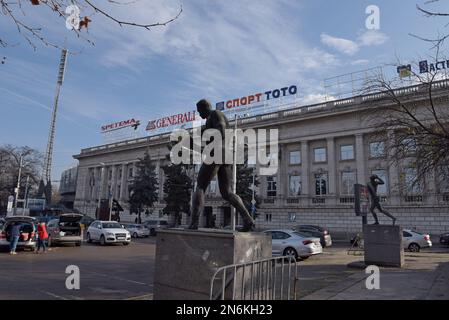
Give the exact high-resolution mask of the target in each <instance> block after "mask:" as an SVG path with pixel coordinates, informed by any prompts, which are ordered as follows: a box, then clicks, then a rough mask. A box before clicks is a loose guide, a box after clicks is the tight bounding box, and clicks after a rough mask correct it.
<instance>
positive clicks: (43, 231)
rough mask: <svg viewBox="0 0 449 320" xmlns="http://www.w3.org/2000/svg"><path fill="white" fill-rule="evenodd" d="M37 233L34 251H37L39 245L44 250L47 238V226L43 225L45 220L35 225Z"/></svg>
mask: <svg viewBox="0 0 449 320" xmlns="http://www.w3.org/2000/svg"><path fill="white" fill-rule="evenodd" d="M37 234H38V239H37V249H36V253H39V250H40V248H41V247H42V250H43V252H45V250H46V245H45V241H47V239H48V232H47V227H46V226H45V222H41V223H40V224H39V225H38V226H37Z"/></svg>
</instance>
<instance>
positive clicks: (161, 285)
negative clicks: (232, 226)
mask: <svg viewBox="0 0 449 320" xmlns="http://www.w3.org/2000/svg"><path fill="white" fill-rule="evenodd" d="M270 257H271V237H270V236H269V235H266V234H264V233H257V232H248V233H242V232H233V231H223V230H219V229H218V230H217V229H199V230H195V231H192V230H185V229H169V230H161V231H158V233H157V247H156V270H155V275H154V299H155V300H199V299H202V300H208V299H209V294H210V292H209V291H210V281H211V278H212V276H213V274H214V273H215V271H216V270H217V269H218V268H220V267H223V266H226V265H230V264H237V263H244V262H249V261H254V260H258V259H264V258H270Z"/></svg>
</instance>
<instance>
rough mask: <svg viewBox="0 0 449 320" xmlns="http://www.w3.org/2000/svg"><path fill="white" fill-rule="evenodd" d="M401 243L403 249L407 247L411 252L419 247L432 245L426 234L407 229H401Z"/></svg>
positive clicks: (419, 248) (416, 250)
mask: <svg viewBox="0 0 449 320" xmlns="http://www.w3.org/2000/svg"><path fill="white" fill-rule="evenodd" d="M402 244H403V247H404V249H408V250H410V251H411V252H419V250H421V248H430V247H432V241H430V236H429V235H428V234H422V233H419V232H416V231H413V230H409V229H404V230H403V231H402Z"/></svg>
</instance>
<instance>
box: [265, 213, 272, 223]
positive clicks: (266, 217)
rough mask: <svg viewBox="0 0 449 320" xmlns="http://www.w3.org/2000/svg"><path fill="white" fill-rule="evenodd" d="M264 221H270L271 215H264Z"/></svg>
mask: <svg viewBox="0 0 449 320" xmlns="http://www.w3.org/2000/svg"><path fill="white" fill-rule="evenodd" d="M265 221H267V222H270V221H271V213H267V214H266V215H265Z"/></svg>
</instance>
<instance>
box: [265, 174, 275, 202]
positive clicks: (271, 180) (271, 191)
mask: <svg viewBox="0 0 449 320" xmlns="http://www.w3.org/2000/svg"><path fill="white" fill-rule="evenodd" d="M276 180H277V179H276V177H267V197H276V187H277V185H276Z"/></svg>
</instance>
